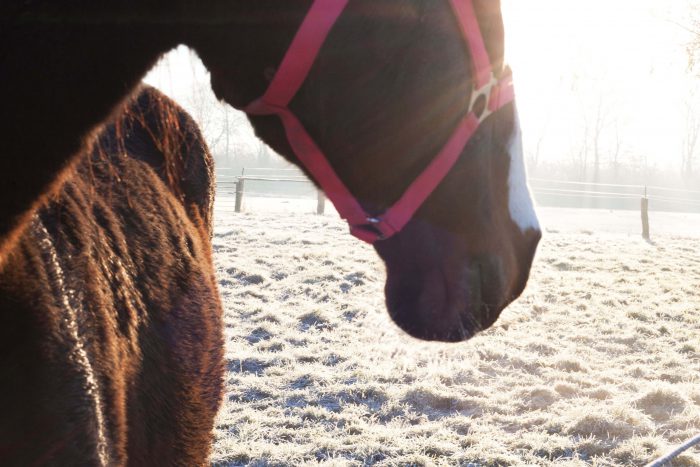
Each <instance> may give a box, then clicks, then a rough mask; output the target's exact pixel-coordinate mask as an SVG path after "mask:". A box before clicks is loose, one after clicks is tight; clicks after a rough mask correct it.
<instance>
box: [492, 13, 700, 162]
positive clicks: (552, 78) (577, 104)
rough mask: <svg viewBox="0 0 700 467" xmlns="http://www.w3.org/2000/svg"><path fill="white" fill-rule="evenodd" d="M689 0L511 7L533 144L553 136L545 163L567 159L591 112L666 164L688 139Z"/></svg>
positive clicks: (520, 91)
mask: <svg viewBox="0 0 700 467" xmlns="http://www.w3.org/2000/svg"><path fill="white" fill-rule="evenodd" d="M688 8H689V4H688V2H685V1H669V2H658V1H653V0H613V1H611V0H592V1H588V2H574V1H573V0H530V1H527V2H523V1H520V0H504V2H503V12H504V17H505V22H506V36H507V37H506V44H507V52H506V53H507V58H508V61H509V62H510V63H511V64H512V66H513V68H514V70H515V78H516V89H517V96H518V104H519V106H520V110H521V114H522V116H523V126H524V133H525V138H526V145H528V144H527V143H528V141H529V142H530V143H531V142H532V140H533V139H539V138H541V136H542V134H543V132H546V133H547V138H545V139H546V142H547V144H546V147H545V148H544V150H543V152H544V157H546V158H550V159H557V158H560V157H565V156H566V153H567V152H569V151H571V150H572V147H571V146H573V145H576V144H579V143H580V142H579V141H576V138H575V133H576V131H577V126H578V125H580V124H581V120H582V119H585V118H586V114H587V113H589V114H590V113H596V112H598V111H599V110H601V111H602V112H603V113H605V114H607V115H606V118H607V119H608V120H615V125H617V126H618V127H620V128H623V129H624V137H625V138H626V139H627V140H628V145H630V146H631V151H632V152H638V153H642V152H644V154H643V155H644V157H649V158H650V159H651V160H653V161H654V162H655V163H656V164H659V165H663V163H664V162H665V159H666V155H667V154H668V153H669V152H672V151H674V150H675V148H676V146H677V144H678V143H679V141H680V140H681V139H682V135H681V134H680V133H679V132H680V131H681V128H682V127H683V125H682V122H681V121H680V120H679V119H680V117H681V114H682V111H681V107H682V105H683V104H684V103H685V102H686V101H687V99H688V95H689V94H690V93H691V92H692V89H691V87H692V80H691V79H689V77H688V73H687V56H686V52H685V49H686V44H687V43H688V40H689V37H688V33H687V31H685V30H684V29H683V28H682V27H681V26H680V25H679V23H680V24H682V23H683V21H685V20H686V19H687V9H688Z"/></svg>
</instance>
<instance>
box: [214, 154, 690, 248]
mask: <svg viewBox="0 0 700 467" xmlns="http://www.w3.org/2000/svg"><path fill="white" fill-rule="evenodd" d="M233 171H234V170H233V169H218V170H217V172H218V174H217V186H218V191H219V192H220V193H223V194H228V195H235V211H236V212H241V210H242V209H243V200H244V196H258V197H270V196H274V194H273V193H272V192H275V191H277V190H276V189H270V190H269V191H264V190H261V188H263V189H264V187H265V186H266V185H265V184H268V185H267V186H268V187H269V184H292V185H300V184H308V185H309V188H310V189H309V190H308V191H306V192H305V193H304V194H303V195H301V194H300V193H299V190H298V189H296V191H297V195H291V196H290V195H289V193H285V195H284V197H285V198H296V199H300V198H308V197H309V196H308V195H309V194H312V193H315V194H316V199H317V205H316V212H317V213H318V214H323V213H324V211H325V201H326V198H325V196H324V194H323V192H322V191H320V190H318V189H316V187H315V186H313V185H312V184H311V182H310V181H309V179H308V178H306V176H304V175H303V174H302V173H301V171H299V170H298V169H294V168H289V169H287V168H284V169H274V168H258V167H254V168H245V169H243V170H242V171H241V172H240V174H233V173H232V172H233ZM529 181H530V186H531V190H532V192H533V194H534V195H535V197H536V198H537V200H538V202H539V204H540V205H543V206H547V205H549V206H561V207H574V208H575V207H593V208H610V209H628V210H629V209H639V210H640V211H641V225H642V235H643V236H644V237H645V238H649V236H650V232H649V230H650V229H649V210H650V209H651V210H654V209H655V208H656V209H657V210H676V211H683V212H688V211H692V212H700V191H698V190H687V189H682V188H672V187H663V186H655V185H641V184H622V183H594V182H583V181H568V180H553V179H546V178H536V177H535V178H531V179H530V180H529ZM251 185H252V186H253V187H257V191H256V190H255V189H253V190H251ZM557 200H558V202H557ZM660 208H663V209H660Z"/></svg>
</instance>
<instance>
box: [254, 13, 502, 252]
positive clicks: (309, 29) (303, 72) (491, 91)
mask: <svg viewBox="0 0 700 467" xmlns="http://www.w3.org/2000/svg"><path fill="white" fill-rule="evenodd" d="M347 3H348V0H314V3H313V5H312V6H311V9H310V10H309V12H308V14H307V15H306V18H305V19H304V21H303V23H302V24H301V27H300V28H299V31H297V34H296V36H295V37H294V39H293V41H292V43H291V45H290V46H289V49H288V50H287V53H286V55H285V56H284V59H283V60H282V63H281V64H280V66H279V68H278V70H277V73H276V74H275V76H274V78H273V79H272V82H271V83H270V86H269V87H268V89H267V91H266V92H265V94H264V95H263V96H262V97H260V98H258V99H256V100H255V101H253V102H251V103H250V104H248V105H247V106H246V107H245V108H244V111H245V112H246V113H248V114H250V115H277V116H279V117H280V119H281V120H282V124H283V125H284V129H285V132H286V134H287V139H288V141H289V144H290V145H291V147H292V149H293V150H294V153H295V154H296V155H297V157H298V159H299V161H300V162H301V163H302V164H303V165H304V167H306V169H307V170H308V171H309V172H310V173H311V175H313V177H314V179H315V180H316V181H317V182H318V183H319V184H320V185H321V188H323V190H324V191H325V192H326V196H328V198H329V199H330V200H331V201H332V202H333V205H334V206H335V208H336V210H337V211H338V213H339V214H340V216H341V217H342V218H344V219H345V220H347V222H348V224H349V225H350V232H351V233H352V234H353V235H354V236H356V237H357V238H359V239H361V240H364V241H365V242H368V243H374V242H375V241H377V240H383V239H385V238H388V237H390V236H392V235H394V234H395V233H397V232H399V231H400V230H401V229H402V228H403V227H404V226H405V225H406V224H407V223H408V221H409V220H411V218H412V217H413V215H414V214H415V212H416V211H417V210H418V208H419V207H420V206H421V205H422V204H423V202H424V201H425V200H426V199H427V198H428V196H429V195H430V193H432V192H433V190H435V188H436V187H437V186H438V185H439V184H440V182H441V181H442V179H443V178H444V177H445V176H446V175H447V173H448V172H449V171H450V169H451V168H452V166H453V165H454V164H455V162H456V161H457V159H458V157H459V155H460V154H461V153H462V151H463V150H464V147H465V145H466V144H467V142H468V141H469V139H470V138H471V137H472V135H473V134H474V133H475V132H476V130H477V128H478V127H479V125H480V124H481V123H482V122H483V121H484V120H485V119H486V117H488V116H489V115H491V114H492V113H493V112H495V111H496V110H498V109H500V108H501V107H503V106H504V105H506V104H508V103H509V102H512V101H513V99H514V94H513V78H512V75H511V74H510V73H506V74H505V75H504V76H502V77H501V78H500V80H497V79H496V77H495V76H494V74H493V70H492V67H491V62H490V60H489V56H488V53H487V52H486V47H485V46H484V41H483V39H482V35H481V31H480V29H479V23H478V20H477V17H476V13H475V12H474V6H473V4H472V0H450V3H451V4H452V7H453V10H454V12H455V14H456V16H457V19H458V22H459V24H460V28H461V30H462V33H463V35H464V38H465V40H466V42H467V44H468V46H469V50H470V52H471V57H472V62H473V70H474V75H475V77H474V79H475V86H474V89H473V91H472V98H471V102H470V105H469V111H468V112H467V114H466V115H465V116H464V117H463V118H462V120H461V121H460V122H459V124H458V125H457V127H456V128H455V130H454V132H453V133H452V136H451V137H450V138H449V139H448V140H447V143H445V145H444V146H443V148H442V149H441V150H440V152H439V153H438V154H437V155H436V156H435V158H434V159H433V160H432V162H430V164H429V165H428V167H426V168H425V170H424V171H423V172H422V173H421V174H420V175H419V176H418V177H417V178H416V179H415V180H414V181H413V183H411V185H410V186H409V187H408V188H407V189H406V191H405V192H404V193H403V195H402V196H401V197H400V198H399V200H398V201H396V203H394V204H393V205H392V206H391V207H390V208H389V209H387V210H386V211H385V212H384V213H383V214H382V215H380V216H371V215H370V214H368V213H367V212H366V211H365V210H364V209H363V208H362V206H361V205H360V203H359V202H358V201H357V199H356V198H355V197H354V196H353V195H352V193H350V191H349V190H348V188H347V187H346V186H345V184H344V183H343V182H342V180H340V178H339V177H338V175H337V174H336V173H335V171H334V170H333V168H332V167H331V165H330V164H329V163H328V160H327V159H326V157H325V156H324V155H323V153H322V152H321V150H320V149H319V148H318V146H317V145H316V144H315V143H314V141H313V140H312V139H311V137H310V136H309V134H308V133H307V132H306V130H305V129H304V127H303V126H302V124H301V122H300V121H299V119H298V118H297V117H296V116H295V115H294V114H293V113H292V112H291V110H290V109H289V107H288V105H289V103H290V101H291V100H292V98H293V97H294V95H295V94H296V93H297V91H298V90H299V88H300V87H301V85H302V84H303V83H304V80H305V79H306V76H307V75H308V73H309V70H310V69H311V66H312V65H313V63H314V61H315V60H316V56H317V55H318V52H319V50H320V49H321V46H322V45H323V42H324V41H325V39H326V36H327V35H328V32H329V31H330V29H331V28H332V27H333V25H334V24H335V22H336V20H337V19H338V17H339V16H340V14H341V13H342V11H343V9H344V8H345V6H346V5H347Z"/></svg>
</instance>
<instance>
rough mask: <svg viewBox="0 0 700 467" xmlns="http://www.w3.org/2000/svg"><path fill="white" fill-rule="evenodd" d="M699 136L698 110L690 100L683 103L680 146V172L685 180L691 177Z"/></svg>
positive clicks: (699, 113) (699, 116)
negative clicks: (683, 116) (683, 112)
mask: <svg viewBox="0 0 700 467" xmlns="http://www.w3.org/2000/svg"><path fill="white" fill-rule="evenodd" d="M699 137H700V110H699V109H697V108H695V105H694V102H693V101H692V100H691V101H689V102H686V104H685V132H684V136H683V146H682V147H681V174H682V176H683V178H684V179H686V180H689V179H691V178H692V177H693V172H694V169H695V162H696V160H697V158H698V149H699V148H698V142H699Z"/></svg>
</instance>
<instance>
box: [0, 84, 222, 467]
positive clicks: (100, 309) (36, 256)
mask: <svg viewBox="0 0 700 467" xmlns="http://www.w3.org/2000/svg"><path fill="white" fill-rule="evenodd" d="M213 186H214V185H213V165H212V159H211V156H210V154H209V152H208V150H207V148H206V145H205V143H204V141H203V139H202V136H201V134H200V133H199V130H198V128H197V126H196V124H195V123H194V121H193V120H192V119H191V118H190V117H189V116H188V115H187V114H186V113H185V112H184V111H183V110H182V109H180V108H179V107H178V106H177V105H176V104H175V103H173V102H172V101H170V100H169V99H168V98H166V97H165V96H163V95H162V94H160V93H159V92H158V91H156V90H154V89H151V88H143V89H141V90H140V92H139V94H138V95H136V96H135V97H134V98H133V99H130V100H129V101H127V102H126V105H125V107H124V108H123V110H120V111H119V113H118V114H117V116H116V118H115V119H114V120H112V121H111V122H109V123H108V124H107V125H105V126H104V128H103V129H102V130H101V131H100V132H99V133H98V134H97V135H96V140H95V141H94V142H93V145H92V149H91V150H90V151H89V152H85V153H83V154H80V155H79V156H78V157H77V160H76V161H75V163H74V165H73V166H72V167H71V168H70V169H69V170H68V171H67V173H65V174H64V176H63V183H62V185H61V187H60V189H59V190H58V191H57V192H55V193H53V194H51V196H50V197H48V198H47V199H46V200H45V201H43V203H42V204H41V205H40V206H38V208H37V209H35V210H34V211H33V212H32V213H31V214H30V216H29V218H28V221H27V226H26V227H25V228H24V229H23V233H22V235H21V236H20V238H19V239H18V240H17V241H16V242H15V243H14V244H13V245H12V246H11V247H9V248H7V250H6V253H5V257H4V261H3V267H2V270H0V313H2V314H1V315H0V316H1V318H0V342H1V343H2V352H0V368H2V374H3V384H2V387H1V388H0V415H1V421H0V464H2V465H13V466H14V465H17V466H29V465H124V464H126V463H127V461H128V463H129V464H130V465H154V462H156V461H157V462H156V463H158V464H159V465H197V464H201V463H202V462H203V461H204V460H205V459H206V458H207V455H208V449H209V442H210V432H211V429H212V425H213V420H214V416H215V415H216V411H217V409H218V407H219V402H220V398H221V392H222V385H223V383H222V375H223V363H222V362H223V342H222V336H221V332H222V331H221V304H220V301H219V296H218V291H217V288H216V282H215V277H214V272H213V267H212V262H211V261H212V258H211V246H210V243H209V240H210V236H211V215H212V208H213V192H214V190H213Z"/></svg>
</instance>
